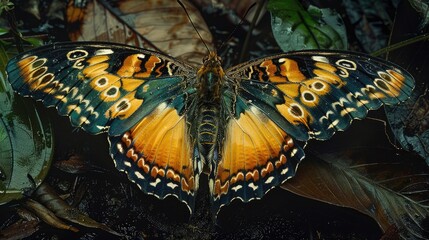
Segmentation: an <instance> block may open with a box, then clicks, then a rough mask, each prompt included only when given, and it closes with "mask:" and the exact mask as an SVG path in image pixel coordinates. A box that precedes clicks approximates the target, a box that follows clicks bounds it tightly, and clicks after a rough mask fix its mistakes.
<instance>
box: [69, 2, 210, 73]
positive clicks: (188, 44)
mask: <svg viewBox="0 0 429 240" xmlns="http://www.w3.org/2000/svg"><path fill="white" fill-rule="evenodd" d="M73 2H74V1H70V3H69V6H68V9H67V18H68V22H69V25H70V26H71V32H70V34H69V36H70V38H71V39H72V40H73V41H109V42H118V43H125V44H128V45H134V46H139V47H143V48H146V49H153V50H157V51H161V52H164V53H167V54H169V55H170V56H173V57H176V58H179V59H181V60H183V61H186V62H189V63H191V64H194V65H200V64H201V61H202V59H203V57H204V56H205V55H207V49H206V48H205V46H204V44H203V42H202V41H201V39H200V38H199V37H198V35H197V33H196V31H195V29H194V28H193V27H192V25H191V23H190V22H189V20H188V17H187V16H186V13H185V11H184V10H183V9H182V8H181V7H180V5H179V4H178V3H177V2H176V1H171V0H148V1H145V3H144V4H142V2H141V1H137V0H122V1H118V2H117V5H116V6H112V5H110V4H109V3H107V1H103V0H98V1H96V0H93V1H89V3H88V5H87V6H86V8H80V7H75V6H74V3H73ZM183 3H184V5H185V7H186V9H187V11H188V12H189V15H190V18H191V19H192V20H193V22H194V23H195V25H196V28H197V29H198V31H199V33H200V34H201V36H202V38H203V39H204V41H205V42H206V43H207V44H211V42H212V37H211V33H210V31H209V29H208V27H207V25H206V24H205V21H204V19H203V18H202V16H201V15H200V14H199V12H198V10H197V9H196V8H195V7H194V6H193V5H191V4H190V3H189V2H188V1H184V2H183ZM212 49H213V48H212Z"/></svg>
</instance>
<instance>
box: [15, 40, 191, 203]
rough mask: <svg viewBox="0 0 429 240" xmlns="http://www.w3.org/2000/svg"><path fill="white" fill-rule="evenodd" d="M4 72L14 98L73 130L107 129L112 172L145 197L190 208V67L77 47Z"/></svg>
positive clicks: (24, 58) (43, 53) (55, 49)
mask: <svg viewBox="0 0 429 240" xmlns="http://www.w3.org/2000/svg"><path fill="white" fill-rule="evenodd" d="M7 72H8V77H9V81H10V83H11V85H12V87H13V88H14V89H15V90H16V91H17V92H18V93H20V94H21V95H30V96H32V97H33V98H35V99H38V100H41V101H43V103H44V104H45V105H46V106H55V107H56V108H57V109H58V112H59V113H60V114H61V115H67V116H69V118H70V121H71V123H72V124H73V126H76V127H81V128H83V129H84V130H86V131H88V132H90V133H92V134H98V133H101V132H105V131H108V133H109V140H110V143H111V154H112V157H113V159H114V161H115V164H116V166H117V168H118V169H119V170H122V171H125V172H128V176H129V178H130V179H131V180H132V181H135V182H136V183H137V185H138V186H139V187H140V188H141V189H142V190H143V191H144V192H146V193H151V194H153V195H156V196H157V197H159V198H164V197H165V196H167V195H169V194H171V195H174V196H176V197H178V198H179V199H180V200H182V201H184V202H186V203H187V204H188V206H190V207H191V208H192V207H193V201H194V200H193V199H194V198H193V196H194V192H195V190H196V184H193V179H194V177H195V176H197V175H198V174H199V173H197V172H195V171H194V167H193V165H194V164H193V161H192V158H193V156H192V150H191V149H192V144H191V143H190V141H189V139H188V138H189V136H188V134H187V128H188V126H187V125H186V120H185V116H186V114H185V113H186V111H187V110H186V108H185V105H186V104H187V102H188V101H191V100H192V96H193V93H194V92H195V89H193V88H192V87H189V86H190V84H189V81H191V80H192V79H195V70H194V69H193V68H192V67H190V66H188V65H185V64H182V63H180V62H179V61H177V60H174V59H172V58H170V57H168V56H164V55H161V54H159V53H155V52H151V51H147V50H143V49H139V48H134V47H129V46H125V45H116V44H112V43H84V42H81V43H61V44H54V45H48V46H44V47H40V48H37V49H34V50H31V51H29V52H26V53H24V54H22V55H19V56H17V57H15V58H13V59H12V60H11V61H10V62H9V64H8V66H7ZM156 127H158V128H156Z"/></svg>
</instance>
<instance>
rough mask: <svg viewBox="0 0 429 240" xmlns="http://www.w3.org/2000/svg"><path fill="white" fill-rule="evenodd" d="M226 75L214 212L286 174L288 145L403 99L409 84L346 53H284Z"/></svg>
mask: <svg viewBox="0 0 429 240" xmlns="http://www.w3.org/2000/svg"><path fill="white" fill-rule="evenodd" d="M226 75H227V76H226V78H227V80H228V81H227V82H228V83H229V84H228V85H229V86H228V88H227V89H226V90H225V91H224V97H223V98H224V100H223V106H224V109H225V114H226V115H228V116H230V118H229V119H230V120H229V122H228V125H227V127H226V130H225V135H226V136H225V139H226V140H225V142H224V145H223V147H222V159H221V161H219V164H218V166H217V167H216V168H214V169H215V170H214V173H213V174H212V177H213V183H214V185H213V191H212V194H213V198H214V202H215V206H217V207H220V206H222V205H224V204H228V203H229V202H230V201H231V200H232V199H234V198H240V199H242V200H243V201H250V200H252V199H255V198H261V197H262V196H263V195H264V194H265V193H266V192H267V191H268V190H269V189H271V188H272V187H274V186H276V185H278V184H280V183H282V182H284V181H285V180H286V179H288V178H290V177H292V176H293V175H294V174H295V169H296V168H297V165H298V163H299V162H300V160H301V159H303V157H304V153H303V151H302V149H301V148H300V147H299V146H298V145H297V143H296V140H298V141H307V140H308V139H310V138H314V139H319V140H326V139H328V138H330V137H331V136H332V135H333V134H334V133H335V132H336V131H341V130H344V129H346V128H347V127H348V126H350V124H351V122H352V120H353V119H362V118H364V117H365V116H366V114H367V112H368V110H371V109H376V108H379V107H380V106H381V105H382V104H383V103H384V104H396V103H399V102H401V101H404V100H405V99H407V98H408V97H409V95H410V94H411V91H412V89H413V87H414V80H413V78H412V76H411V75H410V74H409V73H407V72H406V71H405V70H403V69H401V68H400V67H398V66H396V65H394V64H392V63H389V62H386V61H383V60H380V59H377V58H373V57H369V56H367V55H361V54H356V53H346V52H319V51H317V52H313V51H303V52H295V53H287V54H282V55H277V56H272V57H268V58H263V59H257V60H254V61H251V62H248V63H244V64H241V65H238V66H236V67H233V68H231V69H228V70H227V71H226ZM228 154H230V156H228ZM231 166H232V167H231Z"/></svg>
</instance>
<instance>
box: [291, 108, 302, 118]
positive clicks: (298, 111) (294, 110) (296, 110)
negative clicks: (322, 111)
mask: <svg viewBox="0 0 429 240" xmlns="http://www.w3.org/2000/svg"><path fill="white" fill-rule="evenodd" d="M290 113H292V114H293V115H294V116H296V117H302V116H303V115H304V113H303V112H302V110H301V108H300V107H299V106H298V105H292V106H290Z"/></svg>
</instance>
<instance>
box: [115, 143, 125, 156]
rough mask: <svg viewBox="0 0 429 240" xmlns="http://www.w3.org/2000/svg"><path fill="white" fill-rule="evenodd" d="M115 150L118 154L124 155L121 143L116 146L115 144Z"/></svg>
mask: <svg viewBox="0 0 429 240" xmlns="http://www.w3.org/2000/svg"><path fill="white" fill-rule="evenodd" d="M116 148H117V149H118V151H119V152H120V153H122V154H123V153H124V148H123V147H122V144H121V143H118V144H116Z"/></svg>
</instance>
